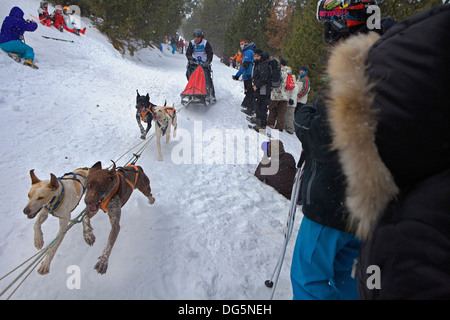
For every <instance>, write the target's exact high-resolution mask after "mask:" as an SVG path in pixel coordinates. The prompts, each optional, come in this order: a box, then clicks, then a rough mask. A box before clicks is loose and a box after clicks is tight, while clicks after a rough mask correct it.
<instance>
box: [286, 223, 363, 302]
mask: <svg viewBox="0 0 450 320" xmlns="http://www.w3.org/2000/svg"><path fill="white" fill-rule="evenodd" d="M360 244H361V242H360V241H359V240H358V239H357V238H355V236H354V235H352V234H350V233H346V232H343V231H339V230H337V229H333V228H329V227H326V226H323V225H321V224H318V223H316V222H314V221H311V220H310V219H308V218H306V217H303V220H302V223H301V225H300V230H299V232H298V236H297V241H296V243H295V248H294V254H293V257H292V264H291V283H292V290H293V294H294V300H357V299H358V289H357V285H356V279H355V278H352V275H351V273H352V269H353V265H354V262H355V259H357V257H358V255H359V248H360Z"/></svg>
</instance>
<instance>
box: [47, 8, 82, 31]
mask: <svg viewBox="0 0 450 320" xmlns="http://www.w3.org/2000/svg"><path fill="white" fill-rule="evenodd" d="M53 25H54V26H55V28H56V29H58V30H59V31H61V32H63V31H64V30H66V31H69V32H71V33H73V34H76V35H77V36H79V35H80V31H79V30H77V29H76V28H69V27H68V26H67V25H66V22H65V21H64V16H63V7H62V6H61V5H57V6H56V7H55V11H54V12H53Z"/></svg>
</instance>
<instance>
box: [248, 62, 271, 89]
mask: <svg viewBox="0 0 450 320" xmlns="http://www.w3.org/2000/svg"><path fill="white" fill-rule="evenodd" d="M270 77H271V72H270V66H269V63H268V62H267V59H265V58H261V59H260V60H255V64H254V67H253V75H252V79H253V85H254V86H256V92H257V93H259V94H261V95H269V96H270V86H269V82H270Z"/></svg>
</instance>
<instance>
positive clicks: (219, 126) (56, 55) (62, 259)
mask: <svg viewBox="0 0 450 320" xmlns="http://www.w3.org/2000/svg"><path fill="white" fill-rule="evenodd" d="M14 5H17V6H19V7H21V8H22V10H24V12H25V13H26V18H27V17H28V18H29V14H33V15H36V10H37V8H38V7H39V1H35V0H17V1H15V2H14ZM11 7H12V5H11V6H2V7H1V8H0V19H1V20H2V21H3V19H4V17H5V16H6V15H8V14H9V10H10V9H11ZM51 10H52V8H51ZM82 22H83V24H84V25H86V26H87V27H88V28H87V31H86V35H85V36H81V37H77V36H75V35H72V34H69V33H67V32H64V33H60V32H59V31H57V30H56V29H50V28H46V27H43V26H39V28H38V30H36V32H34V33H26V34H25V39H26V41H27V43H28V44H29V45H31V46H32V47H33V48H34V49H35V53H36V59H35V63H36V64H37V65H38V66H39V68H40V69H39V70H33V69H31V68H27V67H25V66H22V65H20V64H17V63H15V62H14V61H12V60H11V59H10V58H9V57H8V56H7V55H6V54H5V53H4V52H0V69H1V70H2V72H1V73H0V77H1V79H0V81H1V83H2V84H1V86H0V111H1V112H2V117H1V120H0V121H1V125H0V139H1V147H2V148H1V150H2V153H3V155H2V161H1V163H0V174H1V175H0V176H1V177H2V181H3V182H2V186H3V188H2V190H3V192H2V193H0V202H1V203H2V210H1V211H2V213H1V215H0V217H1V218H0V219H1V223H0V234H1V237H0V261H1V263H0V276H3V275H4V274H6V273H7V272H9V271H10V270H11V269H13V268H14V267H16V266H17V265H19V264H20V263H22V262H23V261H25V260H26V259H27V258H29V257H30V256H32V255H33V254H35V253H36V249H35V248H34V245H33V229H32V226H33V224H34V222H35V220H28V219H27V218H26V217H25V216H24V214H23V213H22V210H23V208H24V207H25V205H26V202H27V193H28V191H29V186H30V178H29V170H31V169H36V171H35V172H36V175H37V176H38V177H39V178H41V179H43V180H45V179H49V175H50V173H54V174H55V175H56V176H62V175H63V174H64V173H66V172H70V171H72V170H74V169H76V168H79V167H90V166H92V165H93V164H94V163H95V162H97V161H99V160H100V161H102V164H103V167H107V166H109V165H111V160H115V159H117V158H118V156H120V155H122V153H123V152H125V151H126V150H128V149H129V148H130V147H131V146H133V145H135V144H137V143H139V142H140V139H139V136H140V133H139V130H138V127H137V125H136V120H135V99H136V89H138V90H139V92H140V94H146V93H147V92H148V93H149V94H150V97H151V102H152V103H154V104H158V105H162V104H164V101H166V100H167V103H168V105H172V104H175V105H177V106H178V105H179V103H180V96H179V95H180V93H181V92H182V91H183V90H184V88H185V86H186V84H187V80H186V77H185V66H186V58H185V57H184V56H183V55H180V54H178V53H177V54H176V55H172V54H171V53H170V52H169V51H168V50H167V49H166V47H165V49H164V52H160V51H159V50H156V49H153V50H152V49H148V48H147V49H142V50H140V51H138V52H136V53H135V55H134V56H133V57H131V56H129V55H126V57H122V56H121V55H120V54H119V53H118V52H117V51H115V50H114V48H113V47H112V45H111V44H110V43H109V42H108V40H107V39H106V38H105V37H104V36H103V35H101V34H100V33H99V32H98V31H97V30H96V29H95V28H94V27H92V25H91V24H90V22H89V21H88V20H86V19H83V20H82ZM42 35H46V36H51V37H56V38H63V39H68V40H74V41H75V43H67V42H60V41H54V40H46V39H44V38H42V37H41V36H42ZM213 70H214V84H215V88H216V96H217V100H218V101H217V103H216V104H214V105H212V106H207V107H204V106H200V105H190V106H189V107H188V108H186V109H184V110H182V111H181V112H180V113H179V124H178V136H179V138H178V139H175V140H174V139H171V141H170V143H169V144H166V142H165V138H163V139H161V146H162V152H163V157H164V161H163V162H158V161H157V151H156V144H155V142H154V141H153V142H152V143H151V144H150V145H149V147H148V148H147V149H146V150H145V152H144V154H143V155H142V157H141V158H140V159H139V161H138V165H140V166H142V167H143V168H144V171H145V172H146V174H147V175H148V176H149V178H150V181H151V188H152V191H153V195H154V197H155V199H156V202H155V204H154V205H152V206H150V205H149V204H148V203H147V200H146V199H145V197H143V196H142V194H140V193H139V191H137V190H136V191H135V192H134V193H133V194H132V196H131V198H130V200H129V201H128V202H127V204H126V205H125V206H124V207H123V209H122V219H121V231H120V234H119V237H118V239H117V241H116V244H115V246H114V248H113V251H112V254H111V257H110V260H109V268H108V271H107V273H106V274H105V275H99V274H98V273H97V272H96V271H95V270H94V269H93V268H94V265H95V263H96V262H97V258H98V257H99V255H100V254H101V252H102V250H103V247H104V245H105V243H106V240H107V237H108V234H109V231H110V224H109V220H108V218H107V215H106V214H104V213H102V212H99V213H98V214H97V215H96V216H95V218H93V219H92V226H93V228H94V234H95V236H96V242H95V244H94V245H93V246H92V247H89V246H88V245H87V244H86V243H85V242H84V239H83V237H82V228H81V226H80V225H75V226H74V227H73V229H72V230H70V231H69V232H68V234H67V235H66V237H65V239H64V241H63V243H62V245H61V246H60V248H59V249H58V251H57V253H56V255H55V258H54V259H53V261H52V265H51V270H50V274H48V275H46V276H40V275H38V274H37V272H36V270H35V271H33V272H32V274H31V275H30V277H29V278H28V279H27V280H26V281H25V282H24V283H23V284H22V286H21V287H20V288H19V290H18V291H17V292H16V293H15V294H14V296H13V299H268V298H270V294H271V291H270V290H269V289H268V288H266V287H265V286H264V281H265V280H266V279H268V278H270V276H271V274H272V272H273V269H274V267H275V264H276V263H277V260H278V258H279V255H280V253H281V248H282V244H283V241H284V235H283V232H284V228H285V223H286V219H287V213H288V209H289V202H288V201H287V200H286V199H284V198H283V197H282V196H281V195H280V194H278V193H276V192H275V191H274V190H273V189H272V188H271V187H269V186H267V185H264V184H262V183H261V182H259V180H257V179H256V178H255V177H254V176H253V172H254V170H255V169H256V166H257V162H252V163H245V164H241V163H240V162H239V161H238V160H237V159H242V158H240V157H244V158H245V157H250V154H249V153H250V152H251V151H248V150H249V149H246V151H244V154H242V153H239V152H240V151H239V150H238V148H237V147H234V146H233V145H231V147H230V146H229V145H227V140H226V137H227V132H228V131H227V130H242V132H245V134H247V135H248V139H250V140H251V141H253V142H249V143H250V144H253V146H254V145H255V144H256V145H257V147H256V149H250V150H258V152H261V151H260V148H259V146H260V145H261V142H263V141H266V139H267V138H265V137H263V136H260V135H258V134H257V133H256V132H250V133H248V129H247V121H246V120H245V115H243V114H242V113H241V112H240V103H241V101H242V99H243V84H242V82H237V81H233V80H232V79H231V75H233V74H235V72H236V70H234V69H231V68H229V67H226V66H225V65H223V64H221V63H220V62H219V59H218V58H217V57H215V61H214V62H213ZM153 132H154V128H152V130H151V132H150V134H151V133H153ZM199 132H200V133H201V134H200V135H199V134H198V133H199ZM150 134H149V135H150ZM183 139H185V140H183ZM280 139H281V140H282V141H283V142H284V144H285V148H286V150H287V151H288V152H290V153H291V154H293V155H294V157H295V158H296V159H297V160H298V158H299V153H300V148H301V145H300V142H299V141H298V140H297V138H296V137H295V136H294V135H288V134H287V133H281V134H280ZM181 141H183V142H185V143H188V145H189V144H190V150H191V155H190V157H187V158H186V159H187V160H188V161H187V162H188V163H185V164H183V163H182V164H177V163H174V161H172V160H173V158H174V157H175V158H177V157H181V153H174V152H175V151H177V150H178V151H179V150H180V146H181V145H182V144H181ZM199 148H200V149H199ZM187 150H188V149H184V151H183V152H186V151H187ZM199 150H201V151H199ZM134 151H136V150H134ZM199 152H200V153H199ZM230 154H231V155H234V158H233V159H235V161H231V163H229V162H226V159H227V157H229V156H230ZM182 155H185V154H184V153H183V154H182ZM131 156H132V154H128V155H127V156H126V157H125V158H123V159H121V161H120V162H118V165H123V163H122V161H126V160H128V159H129V158H130V157H131ZM245 159H248V158H245ZM247 162H251V161H247ZM83 208H84V204H83V202H82V203H81V204H80V206H79V207H78V208H77V209H76V210H75V211H74V212H73V214H72V217H74V216H76V215H78V213H80V212H81V210H82V209H83ZM300 220H301V212H300V210H298V211H297V219H296V225H295V227H294V233H293V235H292V238H291V241H290V243H289V245H288V250H287V254H286V258H285V261H284V265H283V269H282V272H281V276H280V280H279V283H278V287H277V290H276V293H275V299H291V298H292V291H291V285H290V279H289V268H290V261H291V258H292V250H293V246H294V244H295V239H296V235H297V231H298V225H299V221H300ZM42 228H43V232H44V239H45V245H47V244H48V243H49V242H50V241H52V240H53V239H54V237H55V236H56V233H57V230H58V223H57V221H56V219H55V218H53V217H51V216H50V217H49V218H48V219H47V221H46V222H45V223H44V225H43V227H42ZM70 265H77V266H79V267H80V270H81V289H79V290H77V289H75V290H69V289H68V288H67V285H66V281H67V279H68V277H69V276H70V274H68V273H67V268H68V267H69V266H70ZM8 280H9V281H12V276H10V277H8V278H7V279H5V280H3V281H2V282H0V290H2V289H3V288H4V287H5V286H6V285H7V283H9V281H8ZM7 294H9V293H7ZM2 298H4V297H2Z"/></svg>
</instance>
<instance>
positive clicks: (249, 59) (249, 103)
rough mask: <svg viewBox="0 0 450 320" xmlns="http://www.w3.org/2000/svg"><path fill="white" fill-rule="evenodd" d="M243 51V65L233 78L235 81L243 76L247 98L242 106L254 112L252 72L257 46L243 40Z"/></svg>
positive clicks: (241, 44) (241, 43)
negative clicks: (254, 51)
mask: <svg viewBox="0 0 450 320" xmlns="http://www.w3.org/2000/svg"><path fill="white" fill-rule="evenodd" d="M240 46H241V51H242V52H243V58H242V65H241V68H240V69H239V70H238V72H237V73H236V75H234V76H233V79H234V80H239V78H240V76H241V75H242V80H244V92H245V98H244V100H243V101H242V104H241V106H242V107H243V108H247V109H251V110H253V93H254V92H253V84H252V70H253V64H254V53H253V50H255V44H254V43H253V42H252V43H249V42H248V40H246V39H242V40H241V42H240Z"/></svg>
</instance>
